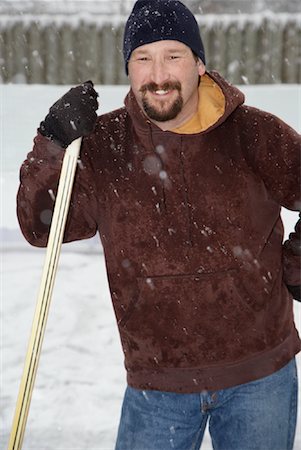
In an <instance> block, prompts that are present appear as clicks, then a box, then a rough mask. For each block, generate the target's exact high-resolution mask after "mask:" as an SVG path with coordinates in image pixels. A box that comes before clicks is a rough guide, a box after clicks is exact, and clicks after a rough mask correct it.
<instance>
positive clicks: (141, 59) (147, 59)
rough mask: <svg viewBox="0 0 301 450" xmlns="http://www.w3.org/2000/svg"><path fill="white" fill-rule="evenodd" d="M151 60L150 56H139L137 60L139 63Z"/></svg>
mask: <svg viewBox="0 0 301 450" xmlns="http://www.w3.org/2000/svg"><path fill="white" fill-rule="evenodd" d="M149 60H150V58H149V57H148V56H139V57H138V58H137V61H149Z"/></svg>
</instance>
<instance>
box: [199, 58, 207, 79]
mask: <svg viewBox="0 0 301 450" xmlns="http://www.w3.org/2000/svg"><path fill="white" fill-rule="evenodd" d="M198 69H199V75H200V77H201V76H202V75H204V73H205V72H206V66H205V65H204V63H203V61H201V60H200V59H199V60H198Z"/></svg>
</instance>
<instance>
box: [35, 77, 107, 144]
mask: <svg viewBox="0 0 301 450" xmlns="http://www.w3.org/2000/svg"><path fill="white" fill-rule="evenodd" d="M97 97H98V94H97V92H96V91H95V90H94V88H93V83H92V81H86V82H85V83H83V84H81V85H79V86H76V87H74V88H72V89H70V91H68V92H67V93H66V94H65V95H63V97H61V98H60V99H59V100H58V101H57V102H56V103H54V105H52V106H51V108H50V109H49V114H47V116H46V117H45V120H44V121H43V122H41V124H40V128H39V129H38V131H39V132H40V133H41V134H43V135H44V136H47V137H49V138H50V139H51V140H53V141H56V142H57V143H58V144H59V145H61V146H62V147H64V148H66V147H68V145H69V144H70V143H71V142H72V141H74V139H77V138H79V137H80V136H86V135H88V134H90V133H91V132H92V131H93V128H94V125H95V122H96V119H97V114H96V110H97V109H98V102H97Z"/></svg>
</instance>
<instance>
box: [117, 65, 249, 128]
mask: <svg viewBox="0 0 301 450" xmlns="http://www.w3.org/2000/svg"><path fill="white" fill-rule="evenodd" d="M199 92H200V96H199V98H200V100H199V108H198V111H197V113H196V115H195V116H194V117H192V118H191V119H190V120H189V121H188V122H187V123H184V124H183V125H182V126H181V127H178V128H176V129H175V130H172V131H162V130H160V128H159V127H157V125H155V124H154V123H153V122H152V121H151V120H150V119H148V118H147V117H146V115H145V114H144V112H143V111H142V110H141V108H140V107H139V105H138V103H137V101H136V99H135V96H134V93H133V91H132V90H130V92H129V93H128V95H127V96H126V98H125V102H124V103H125V107H126V109H127V111H128V113H129V114H130V116H131V118H132V120H133V124H134V128H135V129H136V131H137V132H138V134H139V133H149V131H150V128H151V129H152V130H154V131H155V130H160V131H162V132H164V133H177V134H183V135H184V134H199V133H206V132H209V131H211V130H213V129H214V128H216V127H218V126H219V125H221V124H222V123H223V122H224V121H225V120H226V119H227V118H228V117H229V116H230V114H232V112H233V111H235V109H236V108H237V107H238V106H240V105H242V104H243V103H244V100H245V97H244V94H243V93H242V92H241V91H240V90H239V89H238V88H236V87H235V86H233V85H232V84H230V83H229V82H227V81H226V80H225V79H224V78H223V77H221V76H220V75H219V74H218V73H217V72H215V71H212V72H206V73H205V75H203V76H202V78H201V83H200V87H199Z"/></svg>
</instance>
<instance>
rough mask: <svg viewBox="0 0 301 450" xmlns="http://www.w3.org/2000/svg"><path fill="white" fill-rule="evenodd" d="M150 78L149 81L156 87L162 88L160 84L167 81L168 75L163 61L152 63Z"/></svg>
mask: <svg viewBox="0 0 301 450" xmlns="http://www.w3.org/2000/svg"><path fill="white" fill-rule="evenodd" d="M150 78H151V81H153V82H154V83H156V84H157V85H158V86H162V84H164V83H165V82H166V81H168V80H169V78H170V74H169V71H168V68H167V65H166V64H165V63H164V61H162V60H157V61H153V63H152V66H151V73H150Z"/></svg>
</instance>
